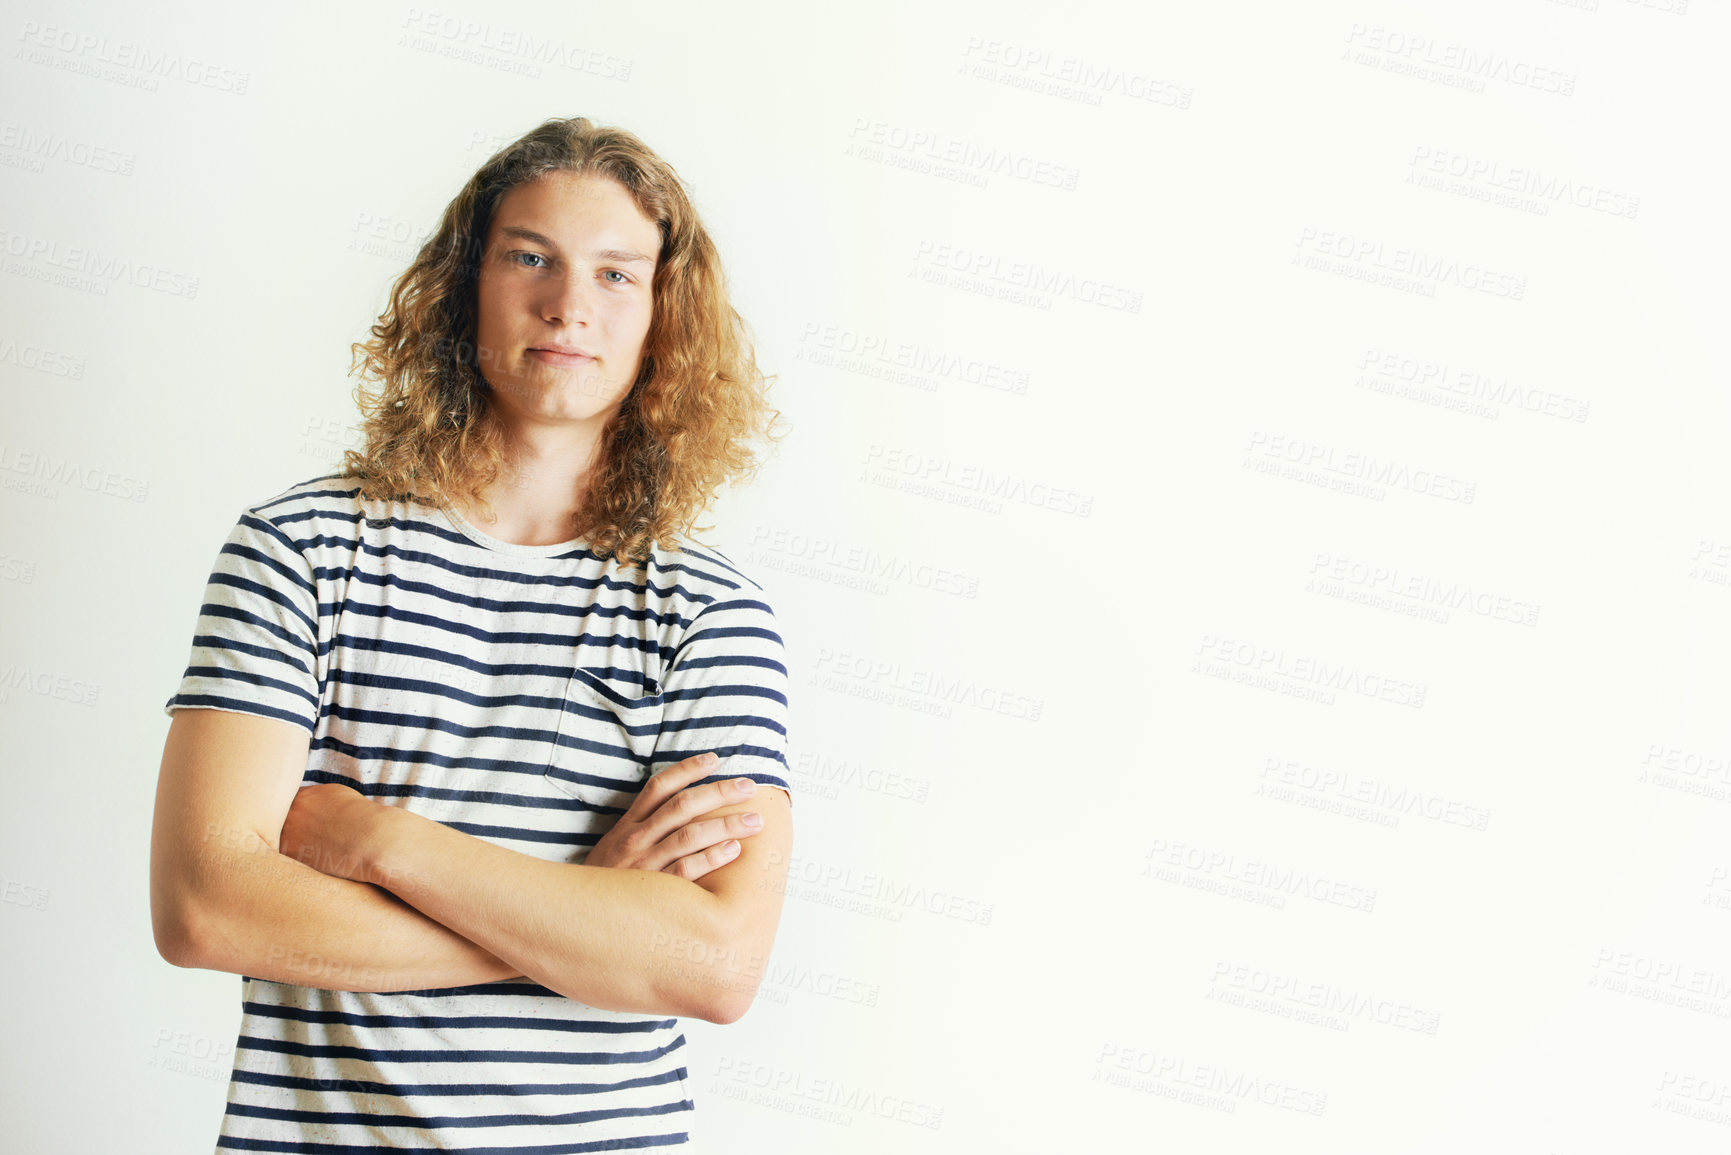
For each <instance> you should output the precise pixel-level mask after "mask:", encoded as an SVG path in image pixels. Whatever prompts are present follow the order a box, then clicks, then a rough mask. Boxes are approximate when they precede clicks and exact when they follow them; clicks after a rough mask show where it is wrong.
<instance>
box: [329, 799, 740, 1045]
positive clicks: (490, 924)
mask: <svg viewBox="0 0 1731 1155" xmlns="http://www.w3.org/2000/svg"><path fill="white" fill-rule="evenodd" d="M382 809H383V810H384V811H386V813H384V814H382V815H380V816H379V818H380V820H379V822H378V825H377V828H376V833H375V835H374V837H372V838H371V839H369V842H368V845H367V847H366V848H365V850H364V851H363V857H364V858H365V861H366V873H365V880H366V881H369V882H374V883H377V884H378V885H380V886H383V887H385V888H386V889H387V890H389V891H391V892H392V893H393V894H395V895H396V896H397V897H399V898H401V899H402V900H403V901H404V902H406V903H408V904H409V905H410V906H413V907H414V908H415V909H416V910H418V911H420V912H421V913H422V914H424V915H426V916H427V917H428V918H431V919H434V920H436V921H437V922H440V923H442V924H444V925H445V926H447V927H449V928H451V929H452V930H454V931H456V932H457V933H458V934H460V935H462V936H464V937H465V938H467V939H469V940H470V941H472V942H474V943H476V944H477V945H479V946H481V947H484V948H485V949H486V950H488V951H490V952H491V953H493V954H494V955H496V956H497V957H498V958H500V959H502V960H504V961H505V962H508V963H510V964H511V965H513V966H515V967H516V968H517V969H518V970H519V971H521V972H522V973H523V974H524V975H525V976H526V977H528V978H530V979H533V980H534V981H536V982H538V983H540V984H541V985H543V986H545V987H548V988H549V989H551V990H555V991H558V992H559V993H560V994H562V995H565V996H566V997H567V998H572V999H576V1000H577V1001H579V1002H583V1003H587V1004H589V1005H590V1006H592V1007H599V1008H601V1009H603V1010H614V1011H628V1012H635V1013H642V1014H657V1015H669V1016H684V1017H692V1018H703V1019H711V1018H712V1016H713V1014H714V1011H713V1010H712V1006H713V1005H714V1003H715V995H716V989H717V988H716V986H715V984H714V983H713V976H711V975H709V974H708V973H707V971H706V969H705V968H704V967H703V966H701V965H700V964H698V963H694V962H691V961H688V960H687V959H684V958H681V957H675V955H676V953H678V952H669V951H667V950H666V949H665V947H666V944H668V943H670V942H685V941H697V942H706V943H717V942H720V941H721V937H720V936H721V935H722V933H723V927H722V925H721V924H722V921H723V920H722V918H721V910H720V902H719V899H717V898H716V896H715V895H713V894H711V893H709V892H708V891H707V890H705V889H703V888H702V887H700V886H698V885H696V884H695V883H693V882H689V881H687V880H685V879H683V878H679V877H677V876H675V875H672V874H664V873H660V872H656V871H648V870H621V869H611V868H608V867H601V866H579V865H577V864H576V863H569V862H547V861H544V860H542V859H539V858H534V857H532V856H530V855H527V854H520V853H518V852H517V851H514V850H509V849H506V848H505V847H502V846H496V845H494V844H493V843H491V842H488V841H486V840H485V839H481V838H477V837H475V836H474V835H470V834H465V833H463V832H462V831H460V830H453V829H451V828H450V827H448V826H444V825H441V824H440V823H438V822H435V821H433V820H432V819H429V818H426V817H423V816H422V815H419V814H415V813H413V812H412V811H409V810H405V809H402V808H401V807H395V806H387V807H383V808H382Z"/></svg>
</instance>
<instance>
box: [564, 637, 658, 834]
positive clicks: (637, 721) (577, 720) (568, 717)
mask: <svg viewBox="0 0 1731 1155" xmlns="http://www.w3.org/2000/svg"><path fill="white" fill-rule="evenodd" d="M661 711H662V697H661V695H660V694H655V695H652V696H650V697H638V698H633V697H628V696H626V695H624V694H622V693H621V692H620V690H619V688H618V687H616V686H613V685H611V684H610V683H608V682H606V681H604V680H603V679H601V678H600V677H598V676H596V675H594V674H591V673H589V672H588V671H587V670H576V671H573V672H572V674H571V681H570V683H569V684H568V685H567V686H566V688H565V700H564V709H563V710H562V711H561V713H560V716H559V733H558V737H557V739H556V740H555V741H554V745H553V754H552V758H551V759H550V760H549V761H548V763H547V771H546V775H545V776H546V779H547V782H548V783H549V784H550V785H552V786H553V787H554V788H555V789H557V790H558V791H560V792H561V793H563V794H569V795H570V796H572V797H573V798H576V799H578V800H579V801H581V802H585V803H587V804H589V805H590V806H593V807H595V808H597V809H600V810H607V811H623V810H624V809H625V808H626V807H628V806H630V805H631V803H632V800H633V799H635V798H636V797H637V792H638V791H639V790H640V789H642V786H643V783H644V781H645V780H646V779H647V778H648V777H649V765H650V762H651V760H652V759H653V758H654V755H655V745H656V742H657V740H658V739H659V738H660V735H661Z"/></svg>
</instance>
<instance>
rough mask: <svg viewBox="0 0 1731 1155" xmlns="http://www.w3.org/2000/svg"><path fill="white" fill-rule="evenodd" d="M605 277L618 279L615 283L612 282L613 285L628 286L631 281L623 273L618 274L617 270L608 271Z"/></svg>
mask: <svg viewBox="0 0 1731 1155" xmlns="http://www.w3.org/2000/svg"><path fill="white" fill-rule="evenodd" d="M605 275H607V276H610V277H618V278H619V279H618V280H617V281H614V282H613V283H614V284H615V285H624V284H628V283H629V282H630V280H631V278H630V277H627V276H626V275H625V274H624V273H622V272H620V271H619V270H618V269H608V270H607V272H606V274H605Z"/></svg>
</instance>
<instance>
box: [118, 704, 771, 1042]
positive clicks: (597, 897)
mask: <svg viewBox="0 0 1731 1155" xmlns="http://www.w3.org/2000/svg"><path fill="white" fill-rule="evenodd" d="M307 751H308V736H307V733H306V731H305V730H303V729H302V728H300V727H299V726H296V725H294V724H292V723H289V722H284V721H280V720H277V719H274V718H265V717H259V716H256V715H252V714H243V713H235V712H230V711H224V710H214V709H181V710H178V711H176V712H175V714H174V718H173V721H172V722H171V724H170V726H169V732H168V740H167V743H166V744H165V746H164V749H163V758H162V769H161V772H160V775H159V777H158V781H157V794H156V811H155V820H154V825H153V828H152V833H151V853H150V907H151V921H152V926H153V928H154V932H155V936H156V945H157V950H158V952H159V953H160V954H161V955H162V957H163V958H165V959H167V960H168V961H169V962H171V963H174V964H175V965H176V966H185V967H202V968H207V969H211V970H221V971H229V972H232V973H236V974H245V975H250V976H253V977H255V978H262V979H269V980H271V981H273V982H284V983H294V984H298V985H301V986H311V987H320V988H324V989H327V990H351V991H401V990H427V989H434V988H443V987H453V986H465V985H469V984H474V983H487V982H496V981H499V980H502V979H511V978H517V977H519V976H521V977H526V978H528V979H531V980H533V981H534V982H538V983H540V984H541V985H543V986H545V987H547V988H549V989H551V990H554V991H557V992H558V993H560V994H562V995H565V996H567V997H568V998H572V999H576V1000H578V1001H580V1002H584V1003H587V1004H589V1005H590V1006H594V1007H599V1008H602V1009H605V1010H617V1011H627V1012H636V1013H647V1014H663V1015H670V1016H682V1017H691V1018H701V1019H705V1020H707V1021H710V1022H714V1023H731V1022H735V1021H737V1020H738V1019H739V1018H740V1017H741V1016H742V1015H744V1014H745V1012H746V1010H747V1009H748V1008H749V1007H750V1006H751V1002H752V999H753V998H754V996H755V995H756V991H757V985H758V982H759V981H760V980H761V978H762V977H763V968H764V963H765V960H766V959H767V958H768V956H769V952H770V948H771V946H772V945H773V943H774V939H775V931H776V926H777V923H778V922H779V920H780V916H781V905H782V895H783V890H784V886H785V880H786V873H787V863H788V860H789V855H790V851H791V848H792V842H793V825H792V818H791V813H790V806H789V802H788V798H787V795H786V794H784V793H782V792H781V791H780V790H779V789H776V788H775V787H764V786H760V787H759V788H758V789H757V790H756V792H755V793H754V794H752V795H750V796H749V798H748V799H746V800H745V801H735V802H728V801H727V800H728V799H731V798H735V797H738V796H737V795H733V794H728V793H725V789H726V788H725V784H721V783H717V784H713V786H711V785H709V784H706V785H704V786H701V787H697V788H695V789H693V790H691V791H690V792H689V794H688V795H687V794H683V793H682V794H681V795H680V796H679V798H678V799H675V800H674V801H671V802H666V803H664V804H660V805H661V809H660V811H658V813H660V814H661V815H662V817H663V819H664V820H665V821H664V822H663V824H662V825H663V826H667V825H669V824H671V825H673V826H674V827H679V826H683V825H684V821H685V820H688V818H689V811H688V812H686V816H685V818H684V819H681V818H680V817H679V816H678V813H677V812H676V811H675V810H673V809H670V808H672V807H675V806H676V805H681V804H686V805H688V806H689V807H690V808H691V810H692V811H695V810H699V809H701V810H707V812H708V813H707V815H706V819H717V820H725V823H726V826H727V831H726V832H727V833H728V834H730V835H732V836H733V837H735V838H737V839H738V842H739V852H738V854H737V855H736V856H735V857H734V858H733V859H732V860H731V861H729V862H727V863H726V864H725V865H722V866H718V867H713V868H711V869H709V870H708V873H705V874H703V875H702V876H701V877H697V878H695V879H691V878H687V877H682V876H680V875H676V874H672V873H666V872H663V871H661V870H660V869H659V868H619V867H615V866H598V865H588V864H585V865H577V864H575V863H558V862H547V861H544V860H542V859H538V858H534V857H532V856H530V855H526V854H520V853H518V852H516V851H514V850H510V849H507V848H505V847H502V846H497V845H494V844H493V843H490V842H487V841H486V840H484V839H481V838H476V837H474V836H473V835H469V834H465V833H463V832H462V831H458V830H454V829H452V828H450V827H447V826H443V825H441V824H440V823H437V822H434V821H432V820H430V819H427V818H424V817H422V816H420V815H418V814H415V813H413V812H411V811H409V810H405V809H403V808H401V807H396V806H388V805H383V804H380V803H375V802H373V801H372V800H371V799H368V798H367V797H365V796H364V795H361V794H359V793H357V792H355V791H353V790H350V789H348V788H347V787H345V786H338V785H319V786H310V787H306V788H304V789H303V788H301V786H300V783H301V780H302V776H303V773H304V771H305V767H306V760H307ZM684 766H685V764H684V763H681V764H680V766H678V767H673V768H669V769H667V770H664V771H662V772H661V773H660V774H658V775H656V776H655V777H654V778H651V779H650V780H649V782H648V783H647V784H646V785H645V786H644V790H643V795H642V797H640V799H639V803H638V804H637V805H634V806H633V807H632V809H631V810H630V811H628V812H627V814H626V816H625V817H624V818H622V819H621V820H620V824H621V826H624V825H625V824H626V822H627V819H632V818H634V817H635V818H638V819H641V818H643V817H644V816H646V815H647V814H649V812H650V811H651V810H653V809H654V806H653V805H646V804H658V803H660V799H661V797H662V796H663V794H664V793H667V792H671V791H672V790H675V789H677V788H678V787H679V786H681V785H683V784H684V783H687V782H690V781H696V780H697V779H698V778H701V777H703V776H705V769H706V768H704V767H695V766H694V767H692V768H691V770H690V772H689V773H685V772H683V768H684ZM663 780H665V781H664V782H663ZM658 783H660V785H658ZM712 789H713V791H714V793H713V794H711V793H709V792H710V791H711V790H712ZM652 791H653V793H652ZM687 800H688V802H687ZM717 801H720V802H722V803H723V804H722V805H719V806H716V807H714V808H713V809H711V806H712V805H713V804H714V803H715V802H717ZM748 810H749V811H752V812H755V813H757V814H760V815H762V818H763V825H762V826H761V828H759V829H758V830H757V831H756V832H755V833H753V832H752V831H751V830H750V829H748V828H746V827H744V826H742V825H740V819H739V815H741V814H743V813H744V812H746V811H748ZM685 829H686V830H691V829H692V827H685ZM663 832H665V831H663ZM618 833H620V830H619V827H616V828H615V831H610V832H609V835H608V836H607V838H611V839H614V843H615V845H616V846H619V847H623V842H624V841H625V840H624V839H623V838H615V835H616V834H618ZM639 833H641V834H645V835H647V834H651V833H653V831H651V830H650V828H649V827H648V826H645V827H644V828H643V830H642V831H640V832H639ZM285 841H286V842H287V845H286V846H285V845H284V843H285ZM604 841H605V840H604ZM613 849H614V848H613V847H610V855H611V854H612V850H613ZM285 850H286V851H288V853H285V852H284V851H285ZM596 850H597V851H600V850H601V846H600V845H599V844H598V845H597V848H596ZM643 851H646V844H645V845H639V846H636V847H623V849H620V850H619V853H618V854H617V855H613V856H615V857H619V858H620V859H621V861H628V860H635V861H649V859H647V858H646V857H645V856H644V854H643V853H638V852H643ZM634 854H635V855H636V857H635V858H633V855H634ZM664 856H665V855H664ZM594 857H595V855H594V854H592V855H591V858H594ZM657 861H658V860H657ZM309 863H310V864H316V867H317V868H315V865H309ZM363 880H365V881H363Z"/></svg>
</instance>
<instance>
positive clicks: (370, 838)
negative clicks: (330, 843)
mask: <svg viewBox="0 0 1731 1155" xmlns="http://www.w3.org/2000/svg"><path fill="white" fill-rule="evenodd" d="M373 809H374V810H375V811H376V812H377V813H375V814H373V815H372V816H371V820H370V821H369V822H368V824H367V831H366V835H365V836H364V837H363V838H362V840H361V846H360V859H361V862H360V866H361V881H362V882H370V883H372V884H373V885H375V886H382V887H384V888H385V889H386V890H389V891H393V892H394V891H396V889H397V888H398V887H399V886H401V885H402V884H403V882H404V878H405V868H404V867H403V865H402V853H401V845H402V833H403V827H404V826H406V825H407V824H408V823H410V822H414V821H417V820H420V816H419V815H417V814H415V813H413V812H412V811H408V810H404V809H403V808H402V807H401V806H390V805H387V804H385V803H382V802H375V803H373Z"/></svg>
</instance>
